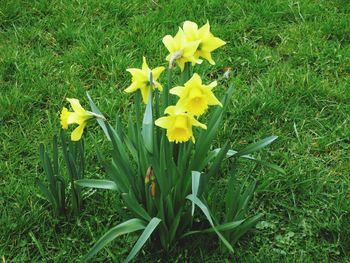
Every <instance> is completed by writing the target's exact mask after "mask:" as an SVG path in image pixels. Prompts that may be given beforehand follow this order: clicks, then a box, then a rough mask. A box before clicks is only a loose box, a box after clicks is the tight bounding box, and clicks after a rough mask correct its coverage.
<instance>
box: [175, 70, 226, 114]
mask: <svg viewBox="0 0 350 263" xmlns="http://www.w3.org/2000/svg"><path fill="white" fill-rule="evenodd" d="M216 85H217V82H216V81H213V82H212V83H210V84H209V85H204V84H202V80H201V78H200V76H199V75H198V74H197V73H195V74H193V76H192V78H191V79H189V80H188V81H187V82H186V83H185V85H184V86H178V87H174V88H172V89H171V90H170V93H171V94H174V95H177V96H179V97H180V99H179V101H178V102H177V104H176V105H178V106H180V107H181V108H183V109H185V110H186V111H187V112H188V113H190V114H193V115H195V116H199V115H202V114H203V113H204V112H205V111H206V110H207V109H208V106H209V105H219V106H221V107H222V104H221V102H220V101H219V100H218V99H217V98H216V97H215V95H214V93H213V91H212V89H213V88H214V87H216Z"/></svg>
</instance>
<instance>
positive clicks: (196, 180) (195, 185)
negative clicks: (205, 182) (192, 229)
mask: <svg viewBox="0 0 350 263" xmlns="http://www.w3.org/2000/svg"><path fill="white" fill-rule="evenodd" d="M200 176H201V173H200V172H197V171H192V195H193V196H195V197H197V193H198V188H199V181H200ZM194 208H195V204H194V202H192V216H193V215H194Z"/></svg>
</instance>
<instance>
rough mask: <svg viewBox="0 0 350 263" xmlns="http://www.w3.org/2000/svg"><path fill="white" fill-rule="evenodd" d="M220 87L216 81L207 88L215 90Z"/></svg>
mask: <svg viewBox="0 0 350 263" xmlns="http://www.w3.org/2000/svg"><path fill="white" fill-rule="evenodd" d="M217 85H218V82H217V81H216V80H215V81H213V82H212V83H210V84H209V85H207V86H206V87H208V88H209V89H213V88H215V87H216V86H217Z"/></svg>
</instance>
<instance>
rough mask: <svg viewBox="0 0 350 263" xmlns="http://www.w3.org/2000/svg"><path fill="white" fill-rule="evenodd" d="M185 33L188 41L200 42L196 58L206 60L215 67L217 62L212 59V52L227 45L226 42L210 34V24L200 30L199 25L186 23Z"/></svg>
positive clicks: (184, 26)
mask: <svg viewBox="0 0 350 263" xmlns="http://www.w3.org/2000/svg"><path fill="white" fill-rule="evenodd" d="M183 31H184V33H185V36H186V39H187V41H199V45H198V48H197V49H196V51H195V53H194V58H195V59H199V58H200V57H201V58H204V59H206V60H208V61H209V63H210V64H212V65H214V64H215V62H214V60H213V59H212V57H211V52H212V51H214V50H215V49H217V48H219V47H221V46H223V45H225V44H226V42H225V41H223V40H221V39H220V38H218V37H214V35H213V34H212V33H211V32H210V25H209V22H208V21H207V23H206V24H205V25H204V26H202V27H201V28H199V29H198V25H197V24H196V23H194V22H191V21H186V22H185V23H184V25H183Z"/></svg>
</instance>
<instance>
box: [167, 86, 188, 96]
mask: <svg viewBox="0 0 350 263" xmlns="http://www.w3.org/2000/svg"><path fill="white" fill-rule="evenodd" d="M184 90H185V87H182V86H177V87H174V88H172V89H171V90H170V91H169V93H170V94H173V95H176V96H179V97H181V96H182V94H183V92H184Z"/></svg>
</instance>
